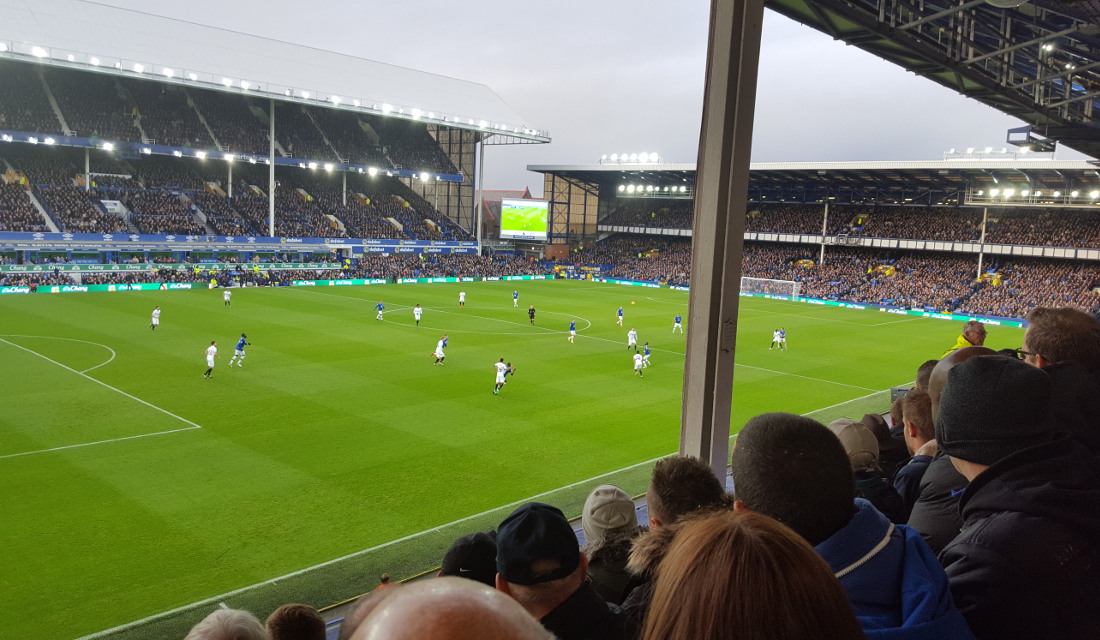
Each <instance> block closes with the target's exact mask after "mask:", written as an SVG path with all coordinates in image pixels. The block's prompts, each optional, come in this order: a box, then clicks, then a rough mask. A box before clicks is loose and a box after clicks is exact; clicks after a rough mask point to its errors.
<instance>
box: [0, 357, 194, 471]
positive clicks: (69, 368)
mask: <svg viewBox="0 0 1100 640" xmlns="http://www.w3.org/2000/svg"><path fill="white" fill-rule="evenodd" d="M0 342H3V343H5V344H9V345H11V346H13V347H15V348H16V349H22V350H23V351H26V352H27V353H30V354H33V355H36V356H38V357H39V358H42V359H43V360H46V361H48V362H52V363H54V364H56V365H57V366H59V367H61V368H62V369H66V370H68V371H71V372H73V373H75V374H76V375H78V376H81V377H83V378H86V379H88V380H91V381H92V382H94V383H96V384H98V385H102V386H104V387H107V388H108V389H110V390H111V391H114V392H116V393H120V394H122V395H124V396H126V397H127V398H130V399H131V400H134V401H135V402H140V403H141V404H143V405H145V406H147V407H149V408H150V409H155V410H157V411H160V412H161V413H163V414H165V415H167V416H171V417H173V418H175V419H176V420H179V421H180V422H183V423H186V424H189V425H191V426H189V427H183V428H181V429H171V430H168V431H158V432H155V433H143V434H140V435H136V436H124V437H121V438H113V439H111V440H98V441H96V442H83V443H80V444H70V445H66V446H63V447H53V448H51V449H39V450H38V451H24V452H21V453H9V454H7V455H3V456H0V460H2V459H5V458H17V457H19V456H29V455H33V454H36V453H47V452H49V451H60V450H62V449H76V448H78V447H90V446H92V445H95V444H106V443H108V442H118V441H119V440H133V439H134V438H146V437H148V436H159V435H164V434H167V433H177V432H179V431H190V430H192V429H202V425H199V424H195V423H194V422H191V421H190V420H188V419H187V418H183V417H180V416H177V415H176V414H174V413H172V412H171V411H168V410H167V409H162V408H160V407H158V406H157V405H155V404H152V403H150V402H146V401H145V400H142V399H141V398H139V397H137V396H132V395H130V394H128V393H126V392H125V391H123V390H122V389H118V388H116V387H112V386H111V385H109V384H107V383H106V382H103V381H101V380H96V379H95V378H93V377H91V376H89V375H87V374H85V373H82V372H80V371H77V370H76V369H73V368H72V367H69V366H66V365H63V364H61V363H60V362H58V361H57V360H54V359H52V358H47V357H46V356H44V355H42V354H41V353H38V352H37V351H33V350H31V349H28V348H26V347H23V346H20V345H17V344H15V343H14V342H10V341H8V340H4V339H3V338H0Z"/></svg>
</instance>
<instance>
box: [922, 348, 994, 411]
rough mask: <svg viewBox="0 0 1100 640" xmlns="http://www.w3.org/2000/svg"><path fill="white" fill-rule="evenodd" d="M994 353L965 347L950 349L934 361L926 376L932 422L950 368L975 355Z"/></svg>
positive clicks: (990, 350) (988, 350) (983, 349)
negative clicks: (928, 374) (930, 372)
mask: <svg viewBox="0 0 1100 640" xmlns="http://www.w3.org/2000/svg"><path fill="white" fill-rule="evenodd" d="M996 353H997V352H996V351H994V350H992V349H987V348H986V347H966V348H964V349H959V350H958V351H952V352H951V353H949V354H947V355H946V356H944V357H943V359H942V360H940V361H939V362H937V363H936V366H935V368H933V369H932V375H931V376H929V377H928V396H929V397H930V398H932V421H933V422H935V421H936V420H938V419H939V418H938V417H937V416H938V415H939V413H940V394H941V393H943V388H944V387H945V386H947V375H948V374H949V373H950V372H951V370H952V369H954V368H955V367H956V366H958V365H959V364H962V363H963V362H966V361H967V360H969V359H970V358H973V357H975V356H991V355H996Z"/></svg>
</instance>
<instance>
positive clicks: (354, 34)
mask: <svg viewBox="0 0 1100 640" xmlns="http://www.w3.org/2000/svg"><path fill="white" fill-rule="evenodd" d="M101 1H102V2H104V3H105V4H111V5H114V6H119V7H124V8H130V9H138V10H142V11H146V12H150V13H157V14H159V15H164V16H168V17H172V18H178V19H183V20H189V21H191V22H197V23H201V24H209V25H213V26H218V27H223V28H226V29H232V30H235V31H242V32H246V33H251V34H255V35H258V36H263V37H268V38H275V39H279V40H284V41H286V42H292V43H296V44H303V45H308V46H313V47H318V48H322V49H329V50H332V51H338V52H340V53H347V54H351V55H355V56H359V57H363V58H367V59H371V60H377V61H379V62H386V63H390V64H396V65H400V66H404V67H409V68H413V69H419V70H423V71H429V72H432V73H438V74H442V75H447V76H451V77H455V78H459V79H462V80H469V81H473V82H479V83H482V84H485V85H488V86H489V87H490V88H491V89H493V90H494V91H495V92H496V93H497V94H498V95H499V96H500V97H501V98H503V99H504V100H505V101H506V102H507V103H508V104H510V105H511V106H512V108H513V109H514V110H515V111H516V112H517V113H519V114H520V115H521V116H522V117H523V118H524V120H525V123H526V124H527V125H529V126H531V127H534V128H537V129H542V130H546V131H549V133H550V136H551V138H552V139H553V142H552V143H550V144H548V145H518V146H514V147H499V146H498V147H491V148H490V149H489V150H488V152H487V154H486V155H487V158H486V165H485V188H487V189H522V188H524V187H528V186H529V187H531V189H532V191H533V192H534V193H535V195H541V193H542V178H541V175H540V174H536V173H532V172H528V171H526V167H527V165H540V164H586V163H594V162H596V161H597V160H599V158H600V156H601V155H602V154H611V153H623V152H626V153H639V152H643V151H645V152H657V153H659V154H660V155H661V158H662V159H663V161H664V162H677V163H679V162H688V163H691V162H695V161H696V157H697V150H698V142H699V125H700V119H701V116H702V100H703V80H704V77H703V75H704V72H705V62H706V60H705V59H706V47H707V24H708V19H709V16H708V14H709V10H710V5H709V2H705V1H702V0H692V1H690V2H683V3H669V2H664V1H657V0H632V1H631V2H623V1H620V0H596V1H591V0H588V1H581V0H556V1H555V2H514V1H513V0H473V1H472V2H454V1H453V0H452V1H450V2H443V1H440V0H420V1H419V2H416V3H412V4H410V3H396V2H376V1H372V0H366V1H365V2H364V1H361V0H360V1H349V0H314V1H313V2H302V1H301V0H293V1H292V0H265V2H263V3H256V2H246V1H244V0H228V1H227V0H188V1H187V2H181V1H178V0H172V1H169V0H101ZM261 7H262V11H261V10H260V8H261ZM761 48H762V50H761V56H760V74H759V80H758V87H757V98H756V100H757V106H756V120H755V124H754V135H753V149H752V160H753V162H784V161H807V162H814V161H820V162H825V161H868V160H939V159H942V157H943V152H944V151H946V150H948V149H949V148H952V147H955V148H966V147H977V148H984V147H989V146H991V147H994V148H998V149H999V148H1001V147H1003V146H1005V138H1006V135H1007V133H1006V132H1007V129H1009V128H1010V127H1016V126H1020V125H1021V124H1022V122H1021V121H1019V120H1017V119H1015V118H1011V117H1009V116H1006V115H1004V114H1002V113H1000V112H998V111H996V110H994V109H991V108H989V107H986V106H983V105H981V104H979V103H977V102H975V101H972V100H968V99H966V98H964V97H962V96H960V95H958V94H956V93H954V92H953V91H950V90H948V89H945V88H942V87H940V86H939V85H937V84H934V83H933V82H931V81H929V80H925V79H923V78H919V77H917V76H915V75H913V74H911V73H908V72H906V71H904V70H903V69H901V68H899V67H896V66H894V65H892V64H890V63H887V62H884V61H882V60H880V59H879V58H876V57H874V56H872V55H870V54H868V53H864V52H862V51H860V50H859V49H856V48H855V47H850V46H847V45H845V44H844V43H842V42H837V41H833V40H832V39H830V38H829V37H828V36H825V35H823V34H821V33H819V32H817V31H814V30H813V29H811V28H809V27H806V26H803V25H801V24H798V23H796V22H793V21H791V20H789V19H788V18H785V17H783V16H780V15H779V14H776V13H772V12H770V11H765V19H764V33H763V44H762V47H761ZM1058 157H1059V158H1063V159H1071V158H1079V157H1082V156H1080V155H1079V154H1076V153H1074V152H1072V151H1070V150H1068V149H1065V150H1060V151H1059V153H1058Z"/></svg>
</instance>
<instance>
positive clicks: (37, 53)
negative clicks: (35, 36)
mask: <svg viewBox="0 0 1100 640" xmlns="http://www.w3.org/2000/svg"><path fill="white" fill-rule="evenodd" d="M31 55H32V56H34V57H36V58H45V57H46V56H48V55H50V53H49V52H48V51H46V50H45V49H43V48H42V47H38V46H35V47H31Z"/></svg>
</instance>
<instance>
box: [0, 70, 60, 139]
mask: <svg viewBox="0 0 1100 640" xmlns="http://www.w3.org/2000/svg"><path fill="white" fill-rule="evenodd" d="M0 86H4V87H19V91H0V129H7V130H9V131H33V132H39V133H61V122H60V121H58V119H57V116H56V115H55V114H54V113H53V110H52V109H51V107H50V101H49V98H48V97H47V96H46V92H45V90H44V89H43V88H42V80H41V78H40V77H39V75H38V70H37V69H36V68H35V67H33V66H30V65H26V64H18V63H14V62H8V61H6V60H0Z"/></svg>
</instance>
